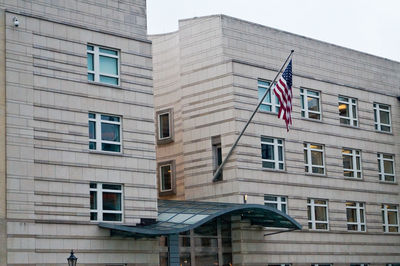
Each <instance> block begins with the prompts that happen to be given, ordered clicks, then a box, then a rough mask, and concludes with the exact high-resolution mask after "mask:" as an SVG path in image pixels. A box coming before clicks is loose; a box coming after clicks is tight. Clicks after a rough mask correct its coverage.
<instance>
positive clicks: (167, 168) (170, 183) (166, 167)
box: [158, 161, 175, 195]
mask: <svg viewBox="0 0 400 266" xmlns="http://www.w3.org/2000/svg"><path fill="white" fill-rule="evenodd" d="M158 177H159V181H158V184H159V192H160V195H170V194H174V193H175V161H167V162H162V163H159V164H158Z"/></svg>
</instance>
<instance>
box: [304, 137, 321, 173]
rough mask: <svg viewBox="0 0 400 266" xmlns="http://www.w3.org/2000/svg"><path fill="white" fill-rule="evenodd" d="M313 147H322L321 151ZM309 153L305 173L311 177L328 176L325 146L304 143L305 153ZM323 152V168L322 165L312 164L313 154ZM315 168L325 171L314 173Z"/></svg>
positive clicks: (305, 163)
mask: <svg viewBox="0 0 400 266" xmlns="http://www.w3.org/2000/svg"><path fill="white" fill-rule="evenodd" d="M311 145H314V146H321V149H317V148H312V147H311ZM304 151H305V152H306V153H307V156H306V157H307V162H304V171H305V173H306V174H310V175H326V167H325V146H324V145H322V144H317V143H310V142H304V143H303V152H304ZM313 151H315V152H321V153H322V166H321V165H314V164H312V155H311V154H312V152H313ZM307 168H308V170H307ZM313 168H320V169H323V173H314V172H313Z"/></svg>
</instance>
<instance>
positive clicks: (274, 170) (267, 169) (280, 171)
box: [261, 167, 287, 173]
mask: <svg viewBox="0 0 400 266" xmlns="http://www.w3.org/2000/svg"><path fill="white" fill-rule="evenodd" d="M261 170H262V171H265V172H274V173H287V171H286V170H278V169H271V168H264V167H262V168H261Z"/></svg>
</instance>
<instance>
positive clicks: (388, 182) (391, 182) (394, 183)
mask: <svg viewBox="0 0 400 266" xmlns="http://www.w3.org/2000/svg"><path fill="white" fill-rule="evenodd" d="M379 183H382V184H386V185H398V183H397V182H396V181H382V180H379Z"/></svg>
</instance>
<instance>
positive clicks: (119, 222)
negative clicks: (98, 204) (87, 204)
mask: <svg viewBox="0 0 400 266" xmlns="http://www.w3.org/2000/svg"><path fill="white" fill-rule="evenodd" d="M90 223H91V224H99V223H112V224H123V223H124V222H123V221H90Z"/></svg>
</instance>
